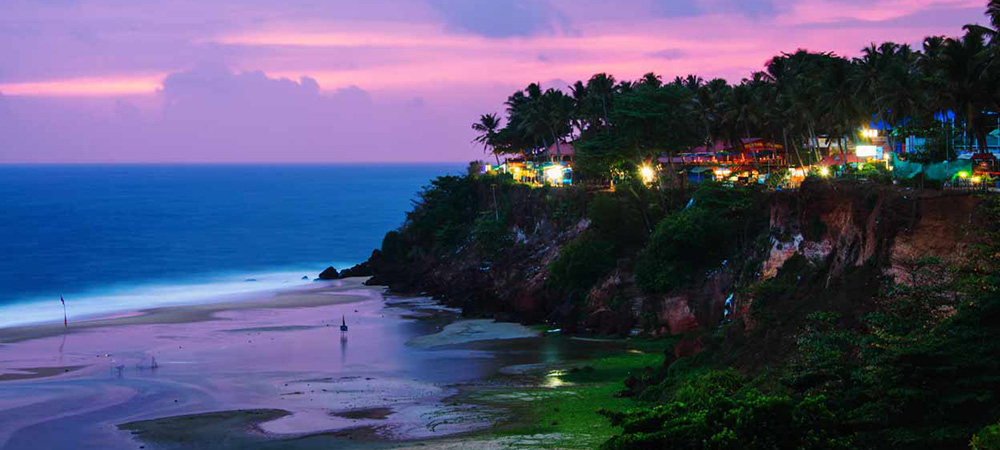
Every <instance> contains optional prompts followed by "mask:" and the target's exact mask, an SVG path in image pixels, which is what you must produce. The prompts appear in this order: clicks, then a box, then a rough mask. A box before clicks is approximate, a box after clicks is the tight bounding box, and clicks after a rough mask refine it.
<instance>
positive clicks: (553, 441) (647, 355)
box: [475, 340, 669, 449]
mask: <svg viewBox="0 0 1000 450" xmlns="http://www.w3.org/2000/svg"><path fill="white" fill-rule="evenodd" d="M627 342H628V349H629V350H628V351H626V352H614V353H606V354H601V355H595V357H594V358H593V359H591V360H589V361H585V362H580V363H578V364H575V365H571V366H569V368H568V369H561V370H551V371H549V372H548V374H547V375H546V376H545V378H544V382H543V387H538V388H531V389H523V390H515V391H511V390H509V389H503V390H496V391H486V392H480V393H478V394H476V395H475V398H476V400H477V401H481V402H484V403H488V404H493V405H497V406H502V407H504V408H507V409H509V410H512V412H513V415H514V420H513V422H512V423H510V424H508V425H507V426H504V427H500V428H499V429H496V430H494V431H491V433H493V434H494V436H495V437H497V438H501V439H504V440H505V441H508V442H512V443H513V445H512V446H513V447H515V448H567V449H570V448H580V449H591V448H596V447H597V446H599V445H600V444H601V443H602V442H604V441H605V440H607V439H608V438H610V437H611V436H612V435H614V434H615V433H616V432H619V431H620V430H618V429H616V428H615V427H612V426H611V424H610V423H609V422H608V421H607V420H606V419H605V418H604V417H602V416H600V415H599V414H598V413H597V411H598V410H600V409H607V410H611V411H623V410H626V409H628V408H631V407H635V406H637V403H636V402H635V400H633V399H631V398H621V397H616V396H615V394H616V393H618V392H620V391H622V390H623V389H624V385H623V384H622V381H623V380H625V379H626V378H628V376H629V375H630V374H636V375H638V374H640V373H642V371H643V370H645V368H646V367H653V368H657V367H659V366H660V365H662V364H663V349H664V348H666V347H667V346H668V345H669V342H667V341H650V340H628V341H627Z"/></svg>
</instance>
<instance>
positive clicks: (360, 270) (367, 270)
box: [340, 261, 372, 278]
mask: <svg viewBox="0 0 1000 450" xmlns="http://www.w3.org/2000/svg"><path fill="white" fill-rule="evenodd" d="M370 276H372V268H371V266H370V265H369V264H368V262H367V261H366V262H363V263H361V264H356V265H355V266H354V267H350V268H347V269H344V270H343V271H342V272H340V278H348V277H370Z"/></svg>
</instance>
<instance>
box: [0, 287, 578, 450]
mask: <svg viewBox="0 0 1000 450" xmlns="http://www.w3.org/2000/svg"><path fill="white" fill-rule="evenodd" d="M342 317H346V319H347V323H348V325H349V327H350V330H349V331H348V333H346V334H342V333H341V332H340V331H339V325H340V322H341V318H342ZM456 319H458V315H457V314H456V312H455V311H454V310H449V309H448V308H443V307H440V306H439V305H437V304H436V303H434V302H432V301H430V300H428V299H420V298H393V297H389V298H385V297H383V294H382V289H381V288H377V287H367V286H363V285H361V280H347V281H344V282H336V283H331V284H317V286H316V287H309V288H308V289H296V290H290V291H284V292H273V293H267V294H262V295H261V296H260V297H259V298H255V299H242V300H239V301H237V300H232V301H226V302H219V303H211V304H202V305H194V306H184V307H173V308H158V309H152V310H147V311H138V312H135V313H129V314H124V315H119V316H117V317H112V318H104V319H94V320H91V321H87V322H79V323H74V324H71V326H70V329H69V330H62V324H56V325H58V326H56V325H43V326H36V327H19V328H11V329H2V330H0V341H3V342H4V343H3V344H2V345H0V448H3V449H22V448H23V449H28V448H32V449H34V448H47V449H61V448H66V449H77V448H102V449H103V448H110V449H116V448H129V449H134V448H139V446H145V447H146V448H303V449H311V448H351V446H353V445H354V444H358V445H359V447H358V448H395V447H399V446H410V445H418V446H419V443H420V442H427V443H440V444H442V445H444V443H445V442H446V441H441V439H442V438H444V439H446V440H447V439H454V438H448V436H455V435H464V434H467V433H470V432H475V431H476V430H483V429H486V428H488V427H491V426H493V425H494V424H495V423H497V422H498V421H502V420H504V419H505V418H506V417H505V414H506V412H505V411H502V410H497V409H495V408H491V407H487V406H484V405H475V404H463V403H461V402H456V401H454V398H455V395H456V394H457V393H458V392H459V390H460V389H462V388H463V387H468V386H474V385H476V384H478V383H486V382H493V381H490V380H494V379H495V377H497V376H505V375H503V374H502V373H501V369H502V368H503V367H506V366H511V365H521V364H539V363H554V362H558V360H561V359H566V358H573V357H576V356H579V355H577V354H576V352H577V351H580V350H574V348H576V346H575V345H573V346H569V347H566V342H569V340H568V339H566V340H558V341H557V340H551V339H545V338H534V337H527V336H533V335H534V334H535V333H534V332H533V331H531V330H528V329H527V328H524V327H521V326H519V325H516V324H497V325H491V324H490V323H489V322H488V321H486V322H480V321H473V323H471V324H470V323H464V324H463V322H461V321H460V322H456V324H453V323H452V322H454V321H455V320H456ZM449 324H452V326H450V327H449ZM456 330H457V331H458V332H456ZM415 339H416V340H417V342H420V339H423V340H424V341H428V342H432V343H433V345H431V346H429V347H428V348H422V347H419V346H414V345H407V343H408V342H411V341H414V340H415ZM427 439H431V441H426V440H427ZM466 441H467V438H461V439H458V440H452V441H447V442H466ZM362 443H363V445H361V444H362ZM449 445H450V444H449ZM436 446H437V445H436V444H435V445H434V446H430V447H423V448H435V447H436ZM465 448H479V447H476V446H473V447H465Z"/></svg>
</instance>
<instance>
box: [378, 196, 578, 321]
mask: <svg viewBox="0 0 1000 450" xmlns="http://www.w3.org/2000/svg"><path fill="white" fill-rule="evenodd" d="M524 188H525V189H520V190H516V191H514V192H513V193H510V194H509V196H508V199H507V200H508V201H509V202H510V208H509V211H508V214H509V215H510V221H511V222H512V223H511V224H510V226H509V228H508V229H507V230H506V232H507V235H508V236H510V239H511V242H510V243H509V245H506V246H504V247H503V248H502V249H500V250H499V251H495V252H491V254H488V255H486V254H484V252H483V251H481V250H480V249H477V248H475V247H474V246H473V244H472V243H471V242H470V243H468V244H465V245H462V246H460V247H459V248H457V249H455V250H454V251H451V252H448V253H447V254H429V253H417V254H415V255H412V257H411V258H410V259H408V260H406V261H403V262H400V261H396V260H392V259H390V258H384V257H383V256H382V255H381V254H380V252H379V251H376V252H374V253H373V255H372V257H371V258H370V260H369V262H370V264H371V265H372V267H373V269H374V272H375V275H374V276H373V277H372V278H371V280H370V281H369V283H370V284H375V285H385V286H388V287H389V288H390V289H391V290H393V291H396V292H399V293H410V294H424V295H431V296H434V297H436V298H438V299H440V300H442V301H444V302H445V303H447V304H450V305H452V306H456V307H461V308H462V310H463V312H464V313H465V314H467V315H473V316H494V317H496V318H498V319H500V320H517V321H525V322H541V321H546V320H548V321H563V322H565V321H566V320H567V319H568V318H569V316H570V313H571V311H568V310H567V308H565V307H563V305H562V302H561V301H560V299H558V298H555V297H554V296H553V295H551V293H550V292H549V290H548V289H546V281H547V279H548V276H549V274H548V267H549V264H550V263H551V262H552V261H553V260H554V259H555V258H556V257H558V255H559V250H560V248H561V247H562V246H563V245H565V244H566V243H568V242H569V241H571V240H573V239H574V238H576V237H577V236H579V234H580V233H582V232H583V231H585V230H586V229H587V227H588V226H589V222H588V221H587V220H586V219H583V218H581V217H580V213H579V211H580V210H583V211H585V210H586V209H585V206H586V203H585V201H586V199H585V198H575V199H568V200H567V199H562V200H565V201H566V202H567V204H571V203H573V202H579V204H576V205H575V208H574V210H575V211H577V212H576V213H567V214H564V213H562V212H560V211H558V210H557V211H553V210H552V208H551V205H550V204H549V203H550V202H551V197H550V196H553V195H577V196H579V197H583V196H581V195H579V193H577V194H573V193H571V192H553V193H549V194H545V193H542V192H539V190H531V189H527V187H524ZM475 195H478V196H480V197H481V204H484V205H492V202H493V199H494V198H495V197H494V196H493V192H491V191H490V190H489V189H486V188H485V187H483V186H480V189H479V191H477V192H476V193H475ZM487 212H489V211H487Z"/></svg>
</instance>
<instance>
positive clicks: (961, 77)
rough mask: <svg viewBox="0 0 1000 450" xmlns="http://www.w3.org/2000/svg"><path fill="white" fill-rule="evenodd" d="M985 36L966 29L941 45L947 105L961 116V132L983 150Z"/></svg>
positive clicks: (987, 81)
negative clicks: (963, 129) (970, 136)
mask: <svg viewBox="0 0 1000 450" xmlns="http://www.w3.org/2000/svg"><path fill="white" fill-rule="evenodd" d="M987 50H988V49H987V47H986V41H985V36H984V35H983V33H982V32H981V31H979V30H976V29H969V30H967V31H966V33H965V35H964V36H962V37H961V38H948V39H946V40H945V42H944V44H943V47H942V49H941V59H940V70H941V72H940V73H941V75H942V84H943V87H944V89H945V92H946V95H947V101H948V104H949V106H950V109H951V110H952V111H954V112H955V113H956V115H959V116H960V117H962V121H963V123H964V127H965V132H966V134H967V135H969V134H971V135H972V137H973V138H975V140H976V143H977V144H978V146H979V150H980V151H986V123H985V116H984V115H983V114H982V112H983V110H984V109H986V107H987V106H990V101H991V100H990V98H991V95H990V94H991V92H990V89H989V88H990V79H989V73H988V67H989V54H988V51H987Z"/></svg>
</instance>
